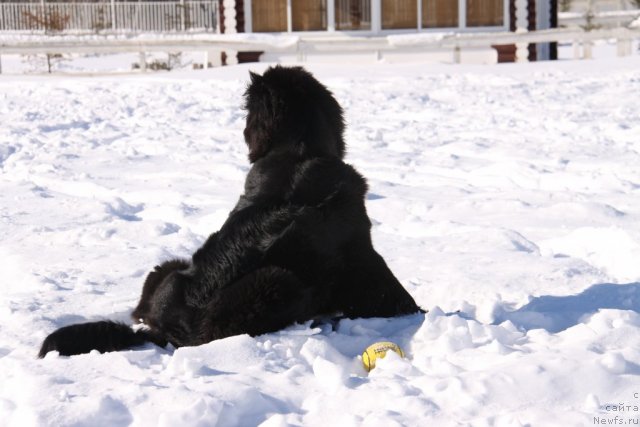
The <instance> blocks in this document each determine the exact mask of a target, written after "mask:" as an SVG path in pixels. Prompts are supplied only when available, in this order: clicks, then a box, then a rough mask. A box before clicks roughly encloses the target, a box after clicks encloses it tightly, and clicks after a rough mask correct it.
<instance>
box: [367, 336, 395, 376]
mask: <svg viewBox="0 0 640 427" xmlns="http://www.w3.org/2000/svg"><path fill="white" fill-rule="evenodd" d="M389 350H391V351H393V352H395V353H397V354H398V355H399V356H400V357H404V353H403V352H402V349H401V348H400V347H398V344H395V343H392V342H389V341H382V342H377V343H375V344H371V345H370V346H369V347H367V349H366V350H365V351H364V353H362V363H363V364H364V368H365V369H366V370H367V371H371V370H372V369H373V368H375V367H376V360H377V359H382V358H384V356H386V355H387V351H389Z"/></svg>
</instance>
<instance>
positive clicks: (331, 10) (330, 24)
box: [327, 0, 336, 31]
mask: <svg viewBox="0 0 640 427" xmlns="http://www.w3.org/2000/svg"><path fill="white" fill-rule="evenodd" d="M335 30H336V2H335V0H327V31H335Z"/></svg>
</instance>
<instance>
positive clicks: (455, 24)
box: [0, 0, 508, 33]
mask: <svg viewBox="0 0 640 427" xmlns="http://www.w3.org/2000/svg"><path fill="white" fill-rule="evenodd" d="M0 1H2V0H0ZM244 1H245V5H247V6H246V7H245V13H247V15H245V16H246V17H247V19H248V21H247V22H251V26H250V28H251V31H253V32H266V33H268V32H288V31H327V30H329V29H331V30H333V29H335V30H338V31H358V30H361V31H362V30H364V31H374V32H378V31H379V30H403V29H408V30H411V29H414V30H415V29H420V28H423V29H439V28H460V29H464V28H469V29H472V28H477V27H505V25H506V20H507V19H508V17H507V16H505V14H506V13H507V12H506V11H505V0H244ZM249 5H250V6H249ZM330 12H331V14H332V16H329V13H330ZM249 15H250V16H249ZM461 15H462V17H461ZM374 20H375V22H374ZM465 20H466V21H465ZM461 21H462V22H461Z"/></svg>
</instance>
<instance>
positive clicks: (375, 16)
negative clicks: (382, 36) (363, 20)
mask: <svg viewBox="0 0 640 427" xmlns="http://www.w3.org/2000/svg"><path fill="white" fill-rule="evenodd" d="M381 30H382V6H381V5H380V0H371V31H373V33H374V34H378V33H379V32H380V31H381Z"/></svg>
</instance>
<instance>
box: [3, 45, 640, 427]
mask: <svg viewBox="0 0 640 427" xmlns="http://www.w3.org/2000/svg"><path fill="white" fill-rule="evenodd" d="M264 67H265V65H251V66H236V67H228V68H224V69H213V70H207V71H198V72H176V73H168V74H167V73H163V74H148V75H127V76H103V77H91V78H88V77H73V76H61V75H57V76H53V77H46V76H24V75H23V76H20V75H18V76H15V75H14V76H6V75H5V76H1V77H0V121H1V123H2V125H1V126H0V262H1V266H0V271H2V279H0V420H2V424H3V425H9V426H20V427H24V426H30V425H33V426H92V427H93V426H120V425H134V426H213V425H219V426H236V425H237V426H253V425H259V424H261V423H262V425H264V426H272V427H275V426H287V425H293V426H320V425H322V426H350V425H353V426H359V425H368V426H378V425H385V426H399V425H408V426H424V425H429V426H525V425H530V426H588V425H597V424H599V423H601V422H602V423H613V422H615V423H616V424H618V423H619V422H620V421H624V423H625V424H633V423H634V422H635V423H636V424H637V423H640V409H639V408H638V407H639V406H640V329H639V327H640V315H639V312H640V113H639V112H638V93H640V57H638V55H635V56H633V57H629V58H625V59H621V60H618V59H607V60H601V61H597V60H596V61H587V62H584V61H583V62H572V61H564V62H554V63H536V64H525V65H500V66H490V67H481V66H446V65H393V66H389V65H375V66H373V65H366V66H364V65H363V66H358V65H348V66H347V65H344V64H342V65H335V66H331V65H315V66H313V67H312V68H311V70H312V71H313V72H314V73H315V74H316V76H318V77H319V78H320V79H321V80H322V81H324V82H325V83H326V84H327V85H328V86H329V87H330V88H331V89H332V90H333V91H334V93H335V95H336V96H337V98H338V100H339V101H340V102H341V103H342V105H343V106H344V107H345V110H346V115H347V120H348V133H347V140H348V143H349V154H348V158H347V161H348V162H350V163H352V164H354V165H355V166H356V167H357V168H358V169H359V170H360V171H361V172H362V173H363V174H364V175H365V176H367V177H368V179H369V183H370V193H369V196H368V200H367V208H368V210H369V214H370V216H371V218H372V220H373V223H374V227H373V237H374V243H375V246H376V248H377V249H378V251H379V252H380V253H381V254H383V256H384V257H385V258H386V260H387V262H388V263H389V265H390V266H391V268H392V270H393V271H394V272H395V273H396V275H397V276H398V278H399V279H400V281H401V282H402V283H403V284H404V286H405V287H406V288H407V289H408V290H409V292H410V293H411V294H412V295H413V296H414V297H415V299H416V300H417V301H418V302H419V304H421V305H422V306H423V307H424V308H427V309H429V310H430V312H429V313H428V314H427V315H415V316H408V317H404V318H398V319H369V320H362V319H359V320H348V321H342V322H341V323H340V324H339V327H338V329H337V330H336V331H331V330H330V328H328V327H323V328H315V329H312V328H310V327H309V325H298V326H293V327H291V328H289V329H287V330H284V331H282V332H278V333H274V334H268V335H264V336H260V337H257V338H250V337H248V336H238V337H233V338H229V339H225V340H220V341H216V342H212V343H210V344H207V345H203V346H201V347H197V348H181V349H178V350H171V349H159V348H156V347H153V346H151V345H149V346H147V347H144V348H141V349H137V350H134V351H126V352H120V353H110V354H102V355H101V354H97V353H95V354H88V355H82V356H76V357H57V356H55V355H54V354H50V355H49V356H48V357H47V358H45V359H43V360H37V359H36V358H35V356H36V353H37V351H38V347H39V345H40V343H41V341H42V339H43V338H44V337H45V336H46V335H47V334H48V333H50V332H51V331H53V330H54V329H56V328H58V327H60V326H64V325H68V324H71V323H77V322H82V321H89V320H96V319H106V318H109V319H116V320H123V321H126V320H127V319H128V313H129V311H130V310H131V309H132V308H133V307H134V305H135V304H136V301H137V298H138V296H139V292H140V287H141V283H142V280H143V279H144V276H145V274H146V272H147V271H149V270H150V269H151V268H152V267H153V266H154V265H156V264H157V263H158V262H159V261H161V260H164V259H167V258H169V257H172V256H176V255H178V256H188V255H189V254H191V253H192V252H193V251H194V250H195V249H196V248H198V246H199V245H200V244H201V243H202V242H203V240H204V239H205V238H206V237H207V235H208V234H209V233H211V232H213V231H215V230H216V229H217V228H218V227H219V226H220V225H221V223H222V221H223V220H224V218H225V217H226V215H227V212H228V211H229V209H230V208H231V207H232V206H233V205H234V203H235V201H236V199H237V197H238V195H239V194H240V192H241V189H242V182H243V178H244V175H245V173H246V172H247V170H248V168H249V165H248V163H247V161H246V149H245V146H244V143H243V141H242V129H243V121H244V113H243V111H241V110H240V108H239V106H240V105H241V102H242V101H241V96H242V92H243V90H244V87H245V84H246V81H247V77H248V75H247V70H248V69H252V70H257V71H260V70H262V69H263V68H264ZM382 340H391V341H394V342H396V343H398V344H399V345H400V346H401V347H402V348H403V349H404V351H405V353H406V356H407V357H406V359H400V358H399V357H394V355H391V356H388V357H387V358H386V359H384V360H382V361H381V362H380V363H379V366H378V367H377V368H376V369H374V370H373V371H372V372H371V373H369V374H367V372H366V371H365V370H364V368H363V367H362V365H361V362H360V361H359V360H358V356H359V354H360V353H361V352H362V351H363V350H364V348H366V347H367V346H368V345H369V344H371V343H373V342H376V341H382Z"/></svg>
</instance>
